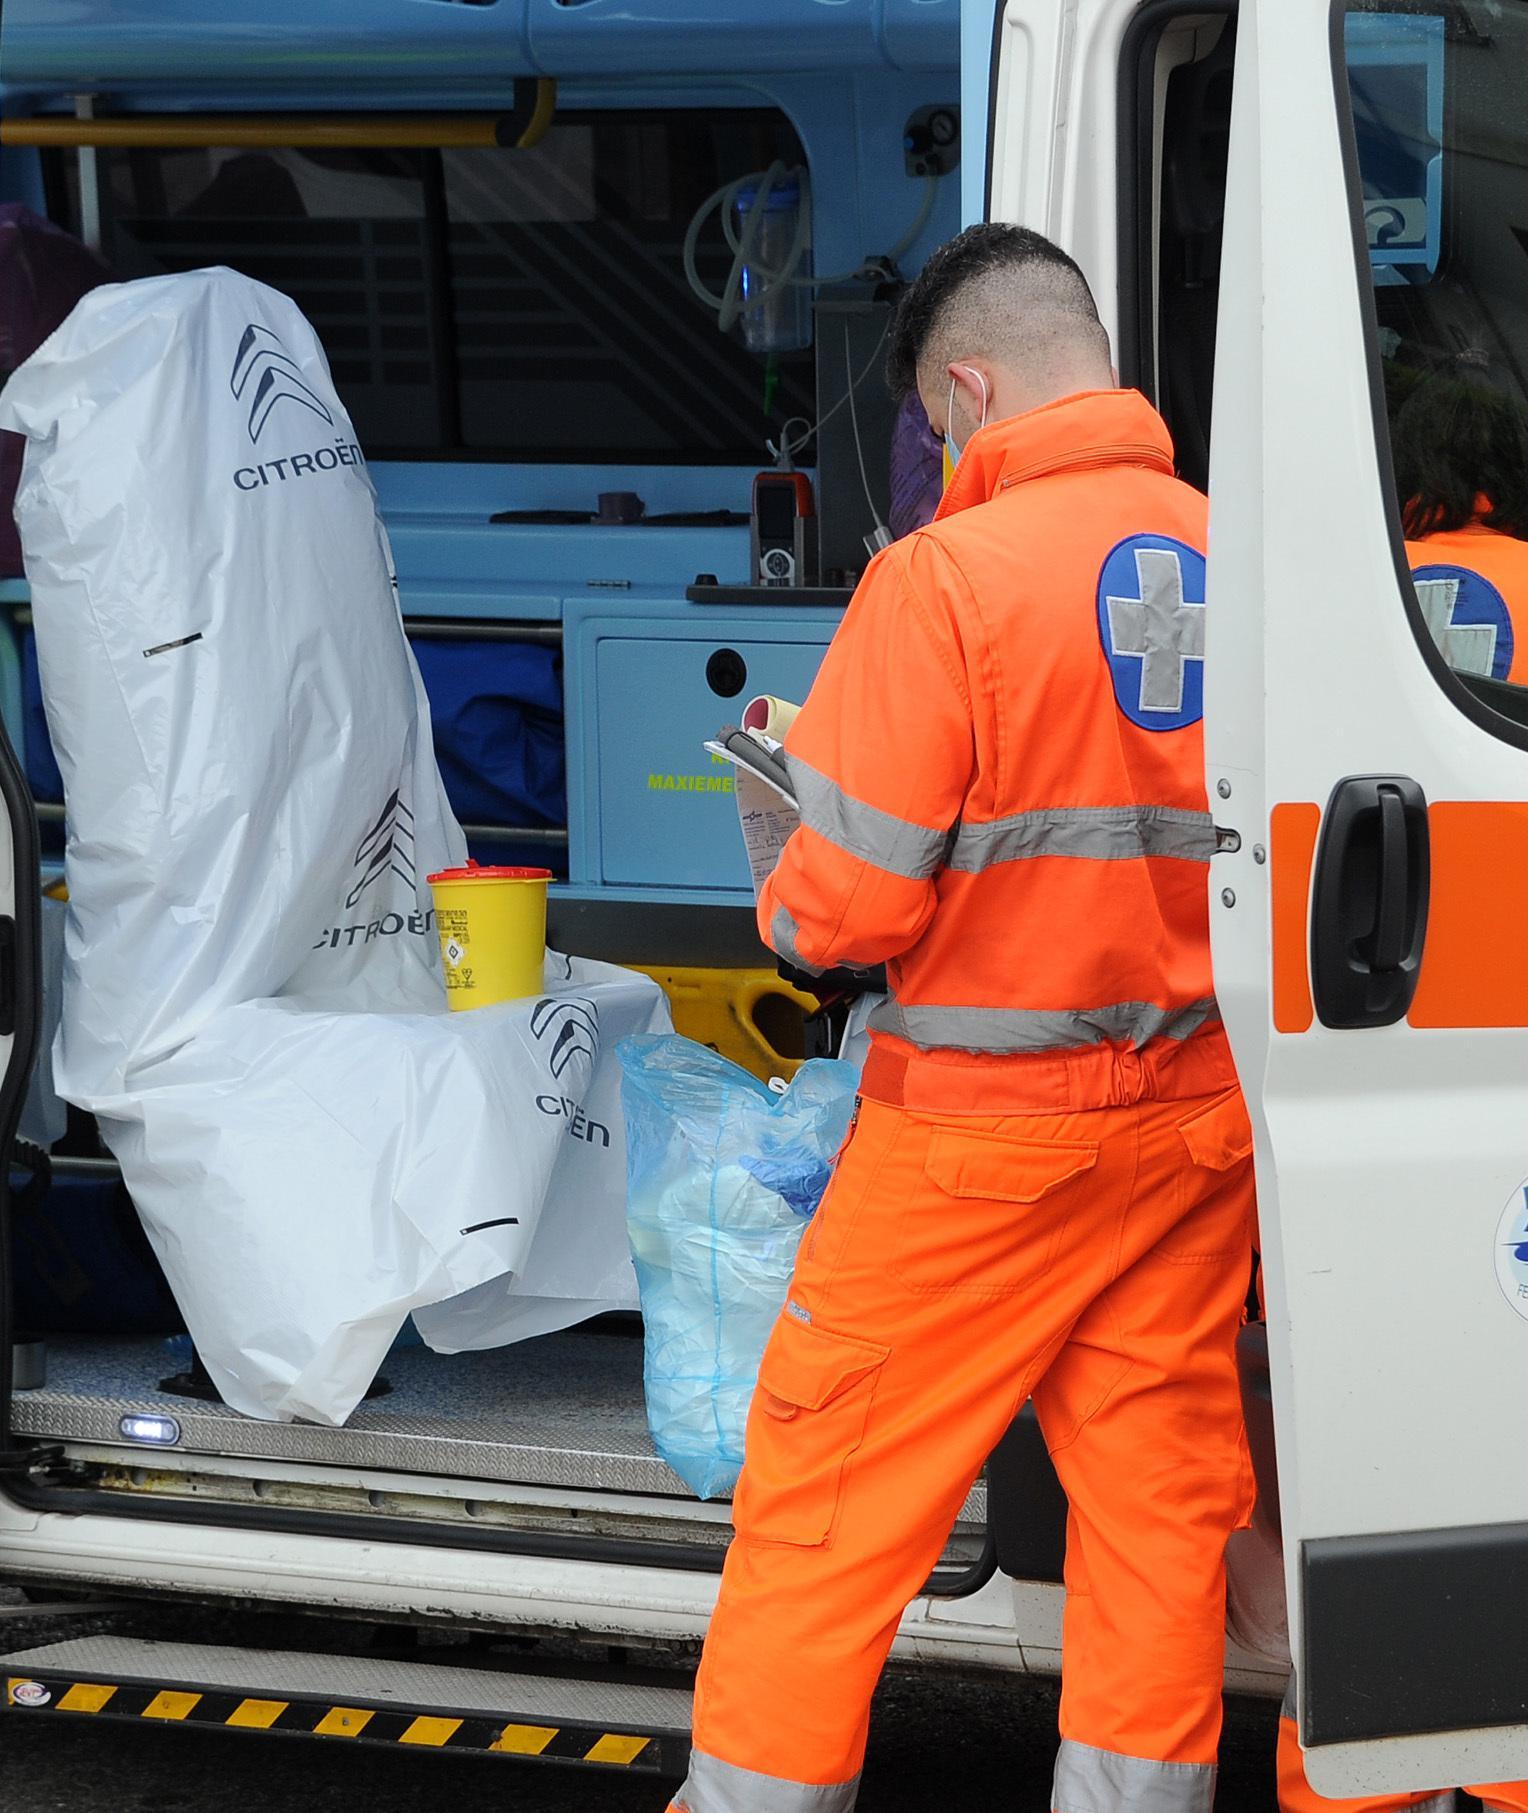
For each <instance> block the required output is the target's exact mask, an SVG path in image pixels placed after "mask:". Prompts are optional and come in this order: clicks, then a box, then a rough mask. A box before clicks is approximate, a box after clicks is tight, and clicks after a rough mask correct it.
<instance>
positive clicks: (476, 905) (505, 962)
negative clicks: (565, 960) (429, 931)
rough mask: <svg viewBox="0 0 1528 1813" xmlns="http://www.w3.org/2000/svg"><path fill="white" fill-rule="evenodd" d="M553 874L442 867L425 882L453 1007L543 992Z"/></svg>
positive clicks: (473, 865) (472, 865) (469, 866)
mask: <svg viewBox="0 0 1528 1813" xmlns="http://www.w3.org/2000/svg"><path fill="white" fill-rule="evenodd" d="M551 879H552V871H551V870H550V869H485V868H482V867H480V866H479V865H478V864H477V863H475V862H469V863H468V864H467V866H466V868H465V869H442V870H441V872H440V873H439V874H438V875H432V876H431V877H430V887H431V889H432V890H433V892H434V895H435V925H436V929H437V930H438V931H439V933H440V955H441V961H442V963H443V964H444V965H445V971H446V999H447V1001H449V1002H450V1004H451V1007H452V1009H453V1010H461V1009H464V1008H468V1007H491V1006H492V1005H493V1004H494V1003H495V1002H496V1001H519V1000H523V999H524V998H525V996H527V995H539V994H540V993H541V971H542V964H543V962H544V960H545V957H546V890H547V883H548V882H549V881H550V880H551Z"/></svg>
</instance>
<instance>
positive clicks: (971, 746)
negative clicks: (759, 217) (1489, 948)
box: [674, 225, 1253, 1813]
mask: <svg viewBox="0 0 1528 1813" xmlns="http://www.w3.org/2000/svg"><path fill="white" fill-rule="evenodd" d="M892 372H893V376H894V378H900V379H901V380H902V386H903V387H905V386H906V385H907V384H908V383H911V382H912V381H914V380H916V383H917V386H918V388H919V390H920V392H921V394H922V398H923V402H924V405H925V407H926V408H927V410H928V413H929V418H930V420H931V422H932V423H933V425H934V427H935V428H936V430H937V431H938V432H940V433H943V434H946V435H947V436H948V437H949V438H950V440H951V441H953V442H956V443H963V444H964V445H963V447H962V448H961V450H960V453H959V463H958V465H957V467H956V470H955V474H954V478H953V480H952V482H951V485H950V488H949V490H948V492H947V494H946V496H945V499H944V502H943V504H942V505H941V507H940V511H939V514H938V517H937V519H936V520H935V522H934V523H933V524H932V525H931V526H930V527H928V528H926V529H922V530H918V531H916V532H915V533H913V534H912V535H909V536H908V537H906V538H905V539H904V540H902V541H900V542H898V543H896V544H895V545H894V546H893V547H891V548H889V549H887V550H886V551H884V552H883V553H882V554H880V555H879V556H878V557H877V558H876V559H875V561H874V562H872V564H871V566H870V568H869V570H868V571H867V573H866V575H865V579H864V581H863V583H862V584H861V586H860V587H859V590H858V592H857V593H856V595H855V597H854V599H853V601H852V602H851V604H850V606H849V609H848V612H847V614H846V616H845V618H844V621H843V625H842V627H841V629H840V631H839V633H838V635H837V636H836V637H835V639H834V642H833V644H832V647H831V648H830V649H829V651H828V654H827V656H826V658H825V660H824V663H823V667H822V671H821V673H820V675H819V677H818V680H817V683H816V685H815V686H814V687H813V689H812V693H811V696H810V698H809V699H808V701H807V704H806V706H805V708H804V710H803V711H802V712H801V715H800V717H799V718H798V719H797V720H796V723H795V724H794V726H793V727H792V729H791V731H790V733H789V736H788V738H787V741H786V759H787V762H788V766H789V768H790V772H791V775H792V778H793V780H794V783H795V786H796V790H797V794H798V798H799V801H800V806H801V818H802V827H801V829H800V830H799V831H798V832H797V833H796V834H795V835H794V836H793V837H792V839H791V841H790V842H789V844H788V845H787V846H786V849H785V851H784V853H783V855H782V857H781V860H780V864H779V867H778V869H777V870H776V872H775V874H774V876H773V877H772V878H771V880H770V882H769V884H768V886H767V887H766V889H765V890H764V892H763V895H762V897H761V900H760V906H759V916H760V925H761V928H762V930H763V932H764V934H765V936H766V937H767V938H768V939H769V940H770V942H771V943H772V945H773V947H774V948H775V950H776V951H778V952H779V953H780V954H781V955H782V956H784V957H785V958H787V959H788V960H789V961H790V962H791V963H793V964H796V965H798V966H800V967H802V968H806V969H809V970H826V969H829V968H831V967H834V966H838V965H849V966H853V967H868V966H870V965H874V964H879V963H881V962H883V961H884V962H885V963H886V964H887V968H888V974H889V982H890V995H889V997H888V999H887V1001H886V1003H885V1004H884V1005H883V1006H882V1007H881V1008H879V1009H878V1010H877V1012H876V1014H875V1016H874V1019H873V1021H872V1047H871V1051H870V1055H869V1058H868V1060H867V1062H866V1067H865V1072H864V1078H863V1084H862V1090H861V1106H860V1111H859V1114H858V1117H857V1121H856V1125H855V1129H854V1131H853V1133H852V1134H851V1136H850V1140H849V1143H848V1145H847V1146H846V1148H845V1150H844V1152H843V1154H842V1156H841V1158H840V1161H839V1164H838V1167H837V1170H836V1174H835V1177H834V1180H833V1183H832V1184H831V1186H830V1188H829V1191H828V1193H827V1196H826V1197H825V1199H824V1202H823V1206H822V1208H821V1209H820V1210H819V1211H818V1214H817V1216H816V1219H815V1221H814V1222H813V1224H812V1226H811V1228H810V1230H809V1231H808V1234H807V1237H806V1240H805V1241H804V1243H803V1247H802V1252H801V1256H800V1260H799V1263H798V1266H797V1270H796V1275H795V1279H794V1281H793V1284H792V1288H791V1292H790V1297H789V1301H788V1303H787V1305H786V1307H785V1310H784V1312H783V1314H782V1315H781V1317H780V1319H779V1321H778V1323H777V1324H776V1327H775V1330H774V1333H773V1335H772V1336H771V1339H770V1342H769V1345H768V1348H767V1350H766V1353H765V1356H764V1361H763V1366H762V1370H761V1373H760V1378H759V1387H758V1391H757V1393H756V1395H755V1400H754V1406H753V1411H752V1414H751V1417H750V1421H749V1426H748V1437H747V1449H746V1463H745V1466H744V1469H743V1476H742V1480H741V1482H740V1484H739V1487H738V1492H737V1497H736V1501H735V1505H734V1520H735V1523H736V1529H737V1536H736V1540H735V1541H734V1543H733V1545H732V1548H731V1551H730V1553H729V1555H728V1559H727V1567H726V1573H725V1576H724V1579H723V1582H722V1588H721V1594H720V1599H719V1602H718V1605H717V1610H716V1615H715V1619H714V1621H713V1623H712V1626H711V1631H710V1635H709V1638H708V1641H707V1645H706V1651H705V1656H704V1659H703V1661H702V1665H701V1670H700V1678H699V1682H698V1686H697V1695H696V1705H695V1727H694V1750H693V1757H692V1764H691V1770H690V1774H689V1777H688V1779H687V1780H686V1782H685V1784H684V1786H683V1787H682V1788H681V1789H680V1791H679V1793H678V1794H677V1796H676V1797H675V1801H674V1806H675V1807H676V1808H678V1809H683V1810H684V1813H848V1809H850V1808H851V1807H853V1806H854V1804H855V1800H856V1795H857V1790H858V1778H859V1774H860V1767H861V1761H862V1758H863V1754H864V1748H865V1738H866V1725H867V1719H868V1714H869V1706H870V1698H871V1694H872V1691H873V1689H874V1687H875V1684H876V1680H877V1677H878V1675H879V1673H880V1671H881V1667H882V1664H883V1662H884V1660H885V1658H886V1655H887V1652H888V1650H889V1648H890V1646H891V1643H892V1640H893V1637H894V1635H895V1632H896V1628H897V1624H898V1621H899V1619H900V1617H901V1614H902V1612H903V1610H904V1608H905V1607H906V1605H907V1604H908V1602H909V1601H910V1600H911V1599H912V1598H914V1597H915V1596H916V1595H917V1593H918V1592H919V1590H920V1588H921V1587H922V1585H923V1583H924V1581H925V1580H926V1578H927V1577H928V1575H929V1573H930V1571H931V1569H932V1568H933V1567H934V1565H935V1563H936V1562H937V1561H938V1559H939V1556H940V1552H941V1550H942V1549H943V1547H944V1544H945V1542H946V1539H947V1537H948V1536H949V1533H950V1528H951V1525H952V1523H953V1522H954V1520H955V1517H956V1515H957V1513H958V1512H959V1510H960V1507H961V1505H962V1503H963V1502H964V1500H965V1498H966V1495H967V1493H968V1492H969V1491H970V1489H971V1486H972V1484H973V1482H974V1481H975V1479H976V1477H977V1475H978V1473H979V1472H980V1470H981V1467H982V1465H983V1463H984V1461H985V1460H986V1457H987V1455H988V1453H989V1452H990V1451H991V1450H992V1448H993V1447H994V1446H995V1445H996V1444H997V1442H998V1440H999V1439H1000V1437H1001V1436H1002V1435H1003V1433H1004V1431H1005V1430H1006V1429H1007V1428H1008V1426H1009V1424H1010V1422H1011V1421H1012V1420H1013V1418H1014V1416H1015V1415H1016V1414H1017V1412H1018V1410H1019V1409H1020V1407H1021V1406H1022V1405H1023V1404H1024V1402H1025V1400H1026V1399H1028V1398H1030V1397H1033V1399H1034V1400H1035V1404H1036V1407H1037V1410H1038V1413H1039V1416H1040V1419H1041V1423H1042V1425H1043V1428H1044V1431H1045V1436H1046V1440H1047V1442H1048V1444H1049V1447H1050V1450H1051V1452H1052V1454H1053V1455H1054V1457H1055V1461H1056V1465H1057V1468H1058V1470H1059V1473H1060V1476H1061V1480H1062V1483H1063V1484H1064V1485H1065V1487H1066V1490H1067V1493H1068V1497H1069V1500H1070V1520H1069V1528H1068V1537H1067V1561H1066V1580H1067V1604H1066V1616H1065V1638H1064V1641H1065V1670H1064V1685H1063V1693H1062V1705H1061V1738H1062V1742H1061V1747H1060V1752H1059V1756H1058V1760H1057V1765H1056V1772H1055V1780H1054V1787H1053V1792H1052V1800H1051V1805H1052V1807H1053V1808H1054V1809H1055V1813H1210V1807H1211V1803H1212V1800H1213V1797H1214V1780H1215V1754H1216V1745H1217V1740H1218V1737H1219V1731H1220V1719H1221V1705H1220V1695H1221V1675H1222V1665H1223V1655H1224V1604H1225V1571H1224V1556H1225V1547H1226V1542H1227V1539H1228V1538H1229V1536H1230V1534H1231V1532H1232V1531H1233V1530H1234V1529H1235V1528H1237V1526H1238V1525H1239V1524H1240V1523H1242V1522H1243V1521H1244V1520H1245V1519H1246V1517H1247V1514H1248V1510H1249V1499H1250V1491H1251V1483H1250V1469H1249V1468H1248V1466H1247V1464H1246V1462H1245V1460H1244V1444H1243V1439H1242V1423H1241V1409H1240V1403H1239V1398H1238V1386H1237V1374H1236V1363H1235V1357H1234V1344H1235V1337H1236V1332H1237V1328H1238V1325H1239V1322H1240V1320H1241V1316H1242V1305H1243V1298H1244V1296H1245V1292H1246V1287H1247V1281H1248V1276H1249V1258H1250V1224H1251V1218H1252V1208H1253V1200H1252V1172H1251V1162H1250V1146H1251V1133H1250V1129H1249V1126H1248V1122H1247V1117H1246V1112H1245V1109H1244V1107H1243V1104H1242V1101H1241V1097H1240V1095H1239V1093H1238V1090H1237V1086H1236V1078H1235V1073H1234V1071H1233V1069H1232V1065H1231V1058H1230V1054H1229V1050H1228V1048H1227V1044H1226V1040H1225V1036H1224V1033H1223V1030H1222V1028H1221V1024H1220V1020H1219V1016H1218V1014H1217V1012H1216V1007H1215V1002H1214V998H1213V994H1212V990H1211V985H1210V952H1209V933H1208V904H1207V900H1208V880H1209V860H1210V856H1211V853H1212V851H1213V849H1214V828H1213V826H1212V823H1211V820H1210V815H1209V813H1208V812H1207V810H1206V800H1205V792H1204V756H1203V747H1202V735H1201V716H1202V699H1203V667H1204V561H1203V549H1204V536H1205V514H1206V511H1205V503H1204V500H1203V498H1201V497H1200V496H1199V495H1198V494H1197V493H1196V492H1194V491H1193V490H1191V489H1190V488H1189V487H1188V486H1187V485H1184V484H1182V483H1180V482H1179V481H1178V480H1177V479H1176V478H1175V477H1174V472H1173V454H1172V446H1171V443H1170V441H1169V438H1168V434H1167V430H1166V428H1165V427H1164V425H1163V423H1162V421H1161V419H1160V418H1159V417H1158V415H1157V414H1156V412H1155V411H1154V410H1153V409H1152V408H1151V406H1150V405H1149V404H1148V403H1147V402H1146V400H1145V399H1144V398H1143V397H1141V396H1140V395H1138V394H1136V393H1135V392H1133V391H1123V390H1119V389H1117V388H1115V387H1114V385H1113V379H1112V375H1111V372H1110V365H1109V352H1108V345H1107V341H1106V338H1105V335H1104V332H1103V329H1102V328H1101V327H1100V325H1099V322H1098V317H1097V313H1096V310H1095V308H1094V305H1093V301H1092V298H1091V296H1090V295H1089V293H1088V289H1087V285H1086V283H1085V281H1084V279H1083V277H1082V274H1081V272H1080V271H1079V270H1078V269H1077V267H1076V266H1075V265H1074V264H1073V263H1072V262H1071V260H1070V259H1068V258H1067V257H1065V256H1064V254H1062V253H1061V252H1060V251H1058V250H1057V249H1056V248H1055V247H1054V246H1052V245H1050V244H1049V243H1048V242H1047V241H1045V240H1043V239H1041V238H1039V237H1038V236H1037V235H1035V234H1032V233H1029V232H1027V231H1025V230H1023V229H1020V228H1017V227H1008V226H995V225H994V226H984V227H974V228H972V229H970V230H969V231H968V232H966V233H963V234H962V235H961V236H960V237H959V238H958V239H956V240H954V241H952V242H951V243H950V244H949V245H948V246H946V247H945V248H944V249H943V250H942V251H941V252H939V253H937V254H936V255H935V256H934V257H933V258H932V259H931V260H930V261H929V264H928V267H927V269H926V270H925V272H924V274H923V275H922V277H920V278H919V280H918V281H917V283H916V284H914V285H913V286H912V288H911V290H910V291H909V292H908V294H907V297H906V299H905V301H904V304H903V307H902V309H901V311H900V314H899V316H898V321H897V325H896V327H895V330H894V335H893V350H892Z"/></svg>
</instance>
